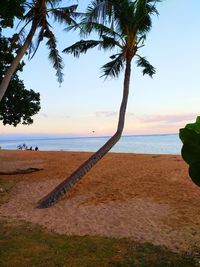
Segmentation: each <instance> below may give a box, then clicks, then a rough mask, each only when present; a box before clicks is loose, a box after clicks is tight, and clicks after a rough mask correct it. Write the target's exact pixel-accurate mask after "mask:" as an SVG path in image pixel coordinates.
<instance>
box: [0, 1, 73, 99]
mask: <svg viewBox="0 0 200 267" xmlns="http://www.w3.org/2000/svg"><path fill="white" fill-rule="evenodd" d="M61 2H62V0H31V1H26V2H25V3H24V4H23V5H24V9H25V10H26V13H25V15H24V17H23V21H24V23H25V24H24V26H23V27H22V29H21V30H20V32H19V34H15V35H14V38H13V42H20V41H21V42H22V45H21V48H20V49H19V50H18V53H17V54H16V57H15V58H14V60H13V61H12V63H11V65H10V67H9V68H8V69H7V71H6V73H5V75H4V76H3V77H2V80H1V84H0V101H1V99H2V98H3V96H4V94H5V92H6V90H7V88H8V85H9V82H10V80H11V78H12V75H13V74H14V72H15V71H16V69H17V67H18V65H19V63H20V61H21V59H22V58H23V56H24V55H25V54H26V53H27V51H28V50H29V55H30V53H31V52H33V54H32V57H33V56H34V55H35V53H36V51H37V49H38V47H39V45H40V43H41V42H42V40H43V39H44V38H47V42H46V46H47V48H48V49H49V51H50V52H49V58H50V60H51V61H52V63H53V67H54V68H55V70H56V75H57V77H58V82H59V83H61V82H62V79H63V73H62V69H63V63H62V58H61V56H60V55H59V52H58V50H57V41H56V38H55V36H54V34H53V32H52V30H51V28H52V26H51V24H50V22H49V18H53V19H54V20H55V21H57V22H59V23H65V24H67V25H72V24H74V23H75V21H74V19H73V18H74V17H76V16H77V15H78V13H76V12H75V10H76V8H77V5H71V6H68V7H59V6H58V4H59V3H61ZM27 26H29V33H28V35H27V36H26V37H25V38H24V30H25V28H27ZM37 31H38V37H37V41H36V47H35V48H33V45H32V41H33V37H34V36H35V34H36V33H37ZM20 39H23V40H20Z"/></svg>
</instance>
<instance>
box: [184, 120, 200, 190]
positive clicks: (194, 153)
mask: <svg viewBox="0 0 200 267" xmlns="http://www.w3.org/2000/svg"><path fill="white" fill-rule="evenodd" d="M179 137H180V139H181V141H182V142H183V147H182V150H181V154H182V157H183V159H184V160H185V161H186V162H187V164H188V165H189V175H190V177H191V179H192V181H193V182H194V183H195V184H196V185H198V186H200V116H198V117H197V119H196V122H195V123H190V124H187V125H186V126H185V128H182V129H180V133H179Z"/></svg>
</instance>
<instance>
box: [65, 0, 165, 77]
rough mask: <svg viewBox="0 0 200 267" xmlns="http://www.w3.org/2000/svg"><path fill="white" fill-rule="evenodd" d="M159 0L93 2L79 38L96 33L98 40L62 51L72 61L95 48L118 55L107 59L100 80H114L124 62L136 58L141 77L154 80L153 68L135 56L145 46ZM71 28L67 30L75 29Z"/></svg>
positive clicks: (156, 12)
mask: <svg viewBox="0 0 200 267" xmlns="http://www.w3.org/2000/svg"><path fill="white" fill-rule="evenodd" d="M157 2H160V0H136V1H130V0H96V1H93V2H92V3H91V5H89V7H88V8H87V12H86V14H85V17H84V18H83V20H82V22H81V24H80V26H81V28H82V31H81V34H82V35H86V36H87V35H89V34H90V33H91V32H96V33H97V34H98V36H99V39H98V40H81V41H79V42H77V43H75V44H73V45H72V46H69V47H67V48H66V49H64V50H63V52H64V53H69V54H70V53H71V54H73V55H74V56H75V57H79V56H80V54H82V53H86V52H87V51H88V50H89V49H91V48H94V47H98V48H99V49H103V50H108V49H110V50H113V49H114V48H117V49H118V51H117V52H116V53H114V54H113V55H112V56H110V59H111V61H110V62H108V63H107V64H105V65H104V66H103V67H102V71H103V75H102V76H105V77H107V76H111V77H117V76H118V75H119V74H120V73H121V71H122V70H123V68H124V66H125V63H126V62H131V61H132V59H133V57H135V58H136V64H137V66H139V67H142V68H143V74H148V75H149V76H151V77H152V76H153V74H155V68H154V67H153V66H152V65H151V64H150V63H149V62H148V61H147V60H146V58H145V57H142V56H140V55H139V54H138V50H139V48H141V47H143V46H144V42H145V40H146V35H147V33H148V32H149V31H150V29H151V27H152V19H151V17H152V15H154V14H156V15H158V11H157V9H156V7H155V5H156V3H157ZM76 27H77V25H74V26H72V27H70V28H76Z"/></svg>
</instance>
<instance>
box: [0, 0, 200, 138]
mask: <svg viewBox="0 0 200 267" xmlns="http://www.w3.org/2000/svg"><path fill="white" fill-rule="evenodd" d="M79 2H80V7H79V10H84V9H85V7H86V5H87V3H89V1H88V0H85V1H83V0H82V1H79ZM71 3H73V2H72V1H69V4H71ZM157 8H158V11H159V13H160V15H159V17H154V18H153V27H152V30H151V32H150V33H149V35H148V36H147V41H146V46H145V47H144V48H142V49H141V51H140V54H141V55H142V56H146V57H147V59H148V60H149V61H150V62H151V64H152V65H153V66H155V67H156V74H155V75H154V77H153V79H151V78H149V77H148V76H143V75H142V72H141V69H139V68H137V67H136V65H135V64H134V62H133V64H132V76H131V84H130V96H129V102H128V109H127V116H126V124H125V129H124V135H131V134H160V133H163V134H167V133H178V131H179V128H181V127H184V125H185V124H186V123H189V122H192V121H194V120H195V118H196V116H197V115H200V67H199V62H200V53H199V48H200V15H199V14H200V1H199V0H190V1H188V0H165V1H163V2H162V3H160V4H159V5H158V6H157ZM53 26H54V32H55V34H56V37H57V39H58V43H59V50H60V51H62V50H63V49H64V48H65V47H67V46H69V45H71V44H73V43H74V42H76V41H78V40H79V36H78V33H75V32H72V33H69V32H64V31H63V28H64V25H56V24H54V23H53ZM111 53H112V52H106V53H105V52H103V51H99V50H97V49H96V50H93V51H91V52H89V53H88V54H86V55H83V56H81V57H80V58H79V59H74V58H73V56H70V55H65V54H63V59H64V63H65V70H64V73H65V76H64V82H63V84H62V85H61V87H59V84H58V83H57V80H56V77H55V72H54V70H53V68H52V66H51V64H50V62H49V60H48V51H47V49H46V47H45V45H44V44H43V45H41V47H40V48H39V49H38V52H37V53H36V55H35V57H34V58H33V59H32V60H31V61H27V60H25V61H26V65H25V67H24V71H23V73H22V74H20V77H21V78H22V79H23V80H24V83H25V85H26V87H27V88H29V89H30V88H31V89H33V90H35V91H38V92H40V94H41V111H40V112H39V114H38V115H36V116H34V123H33V124H32V125H30V126H23V125H19V126H17V127H16V128H15V127H13V126H3V124H1V123H0V133H1V134H2V135H10V134H12V135H18V134H26V135H27V136H28V135H30V134H44V135H46V134H52V135H59V134H61V135H64V136H102V135H111V134H112V133H114V131H115V129H116V126H117V120H118V110H119V106H120V102H121V97H122V86H123V73H122V74H121V76H120V77H119V78H118V79H107V80H104V79H103V78H99V77H100V76H101V70H100V68H101V66H102V65H103V64H105V63H106V62H107V61H109V55H111ZM93 131H95V132H93Z"/></svg>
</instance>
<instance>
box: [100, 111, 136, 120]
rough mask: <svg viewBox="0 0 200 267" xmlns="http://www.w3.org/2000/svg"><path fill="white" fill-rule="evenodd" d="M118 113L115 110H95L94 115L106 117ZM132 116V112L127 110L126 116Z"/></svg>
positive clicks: (114, 115)
mask: <svg viewBox="0 0 200 267" xmlns="http://www.w3.org/2000/svg"><path fill="white" fill-rule="evenodd" d="M118 114H119V113H118V112H115V111H97V112H95V116H96V117H106V118H108V117H116V116H118ZM132 116H134V113H132V112H128V113H127V114H126V117H132Z"/></svg>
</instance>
